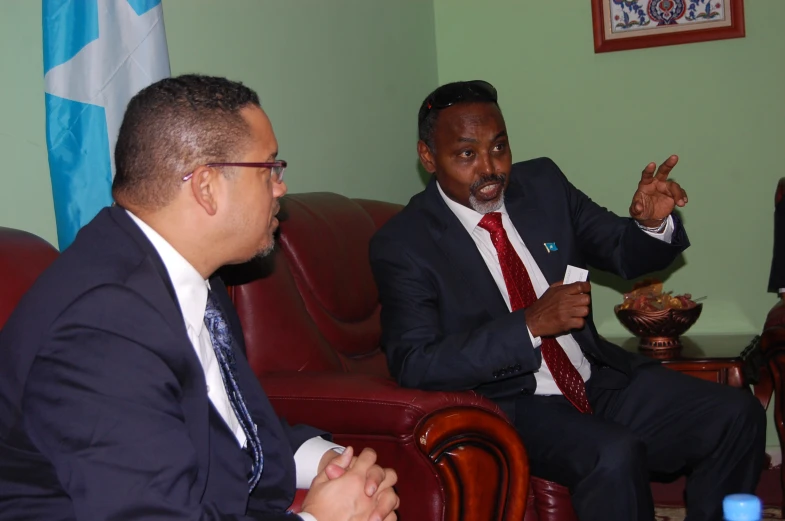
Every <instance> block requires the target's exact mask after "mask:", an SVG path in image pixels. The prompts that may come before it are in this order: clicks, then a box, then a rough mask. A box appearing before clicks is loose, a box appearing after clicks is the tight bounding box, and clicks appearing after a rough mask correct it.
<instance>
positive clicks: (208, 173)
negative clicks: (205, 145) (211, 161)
mask: <svg viewBox="0 0 785 521" xmlns="http://www.w3.org/2000/svg"><path fill="white" fill-rule="evenodd" d="M219 175H220V174H219V173H218V171H217V170H215V169H214V168H210V167H208V166H199V167H197V168H196V170H194V173H193V175H192V176H191V195H193V198H194V200H195V201H196V204H198V205H199V206H201V207H202V208H204V211H205V212H207V215H210V216H213V215H215V214H216V212H218V198H217V188H218V187H217V181H218V176H219Z"/></svg>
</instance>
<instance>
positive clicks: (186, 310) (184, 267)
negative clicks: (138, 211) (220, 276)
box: [126, 210, 210, 334]
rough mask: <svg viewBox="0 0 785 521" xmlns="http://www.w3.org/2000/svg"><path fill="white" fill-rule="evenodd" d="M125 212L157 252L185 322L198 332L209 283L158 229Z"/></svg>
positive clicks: (200, 328)
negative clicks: (167, 274) (167, 273)
mask: <svg viewBox="0 0 785 521" xmlns="http://www.w3.org/2000/svg"><path fill="white" fill-rule="evenodd" d="M126 212H127V213H128V216H129V217H131V219H132V220H133V221H134V222H135V223H136V225H137V226H139V228H140V229H141V230H142V233H144V234H145V236H146V237H147V239H148V240H149V241H150V242H151V243H152V244H153V247H154V248H155V250H156V251H157V252H158V255H160V257H161V260H162V261H163V263H164V266H165V267H166V271H167V272H169V278H170V279H171V280H172V286H174V292H175V294H176V295H177V302H178V303H179V304H180V311H181V312H182V313H183V318H184V319H185V323H186V325H189V326H191V328H192V329H193V330H194V331H195V332H196V333H197V334H198V333H199V332H201V330H202V327H203V326H204V310H205V308H206V307H207V290H208V289H209V287H210V284H209V282H208V281H206V280H205V279H203V278H202V276H201V275H200V274H199V272H198V271H196V268H194V267H193V266H192V265H191V263H189V262H188V261H187V260H185V257H183V256H182V255H180V253H179V252H178V251H177V250H175V249H174V247H172V245H171V244H169V243H168V242H167V241H166V239H164V238H163V237H161V235H160V234H159V233H158V232H156V231H155V230H153V229H152V228H151V227H150V226H149V225H148V224H147V223H145V222H144V221H142V220H141V219H140V218H139V217H137V216H136V215H134V214H133V213H131V212H129V211H128V210H126Z"/></svg>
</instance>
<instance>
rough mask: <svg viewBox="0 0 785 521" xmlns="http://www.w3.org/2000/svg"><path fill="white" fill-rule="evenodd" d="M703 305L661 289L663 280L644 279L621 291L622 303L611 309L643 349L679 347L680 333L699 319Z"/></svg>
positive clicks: (671, 348) (687, 296) (683, 295)
mask: <svg viewBox="0 0 785 521" xmlns="http://www.w3.org/2000/svg"><path fill="white" fill-rule="evenodd" d="M702 309H703V304H701V303H698V302H696V301H695V300H693V299H692V295H690V294H689V293H684V294H682V295H673V294H672V292H664V291H663V285H662V282H660V281H657V280H645V281H642V282H639V283H638V284H636V285H635V286H634V287H633V290H632V291H631V292H629V293H625V294H624V302H622V303H621V304H619V305H618V306H616V307H615V308H614V311H615V312H616V317H617V318H618V319H619V321H620V322H621V323H622V325H623V326H624V327H626V328H627V329H628V330H629V331H630V333H632V334H633V335H635V336H637V337H639V338H640V341H639V343H638V347H639V348H640V349H642V350H675V349H679V348H681V342H680V341H679V336H680V335H683V334H684V333H685V332H686V331H687V330H688V329H689V328H690V327H691V326H692V325H693V324H694V323H695V321H696V320H698V317H699V316H700V314H701V311H702Z"/></svg>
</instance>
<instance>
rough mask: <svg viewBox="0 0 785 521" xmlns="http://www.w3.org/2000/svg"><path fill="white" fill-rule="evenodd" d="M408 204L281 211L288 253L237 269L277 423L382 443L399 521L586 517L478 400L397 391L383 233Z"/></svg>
mask: <svg viewBox="0 0 785 521" xmlns="http://www.w3.org/2000/svg"><path fill="white" fill-rule="evenodd" d="M400 208H401V207H400V206H399V205H393V204H390V203H383V202H380V201H370V200H360V199H354V200H353V199H348V198H345V197H342V196H340V195H337V194H331V193H311V194H298V195H290V196H287V197H285V198H284V199H283V201H282V211H281V214H280V220H281V226H280V237H279V241H278V247H277V251H276V252H275V253H274V254H273V255H272V256H270V257H268V258H267V259H265V260H262V261H258V262H254V263H250V264H248V265H243V266H239V267H235V268H233V269H230V270H227V271H226V272H225V273H224V278H225V280H226V281H227V283H228V284H229V285H230V292H231V293H232V297H233V300H234V303H235V306H236V307H237V311H238V313H239V314H240V319H241V320H242V322H243V328H244V332H245V340H246V344H247V350H248V353H247V354H248V358H249V360H250V362H251V366H252V367H253V369H254V371H255V372H256V374H257V375H258V377H259V378H260V380H261V382H262V385H263V387H264V388H265V391H266V392H267V395H268V396H269V397H270V400H271V401H272V403H273V406H274V407H275V408H276V410H277V411H278V413H279V414H281V415H282V416H285V417H286V418H287V420H288V421H289V422H290V423H299V422H303V423H309V424H311V425H314V426H317V427H320V428H323V429H325V430H328V431H330V432H332V433H333V434H334V436H335V438H336V441H337V442H339V443H343V444H352V445H354V446H356V447H364V446H370V447H373V448H374V449H375V450H376V451H377V452H378V454H379V460H380V462H381V464H383V465H384V466H390V467H394V468H395V469H396V471H397V472H398V475H399V485H398V487H397V489H398V493H399V495H400V497H401V508H400V510H399V517H400V519H402V520H403V521H407V520H414V521H422V520H434V521H436V520H451V521H452V520H472V521H475V520H476V521H480V520H482V521H485V520H510V521H512V520H516V521H518V520H520V519H524V508H525V507H526V505H527V501H526V499H527V492H528V498H529V501H528V507H527V508H526V512H525V519H526V520H527V521H536V520H543V521H544V520H549V521H550V520H559V521H562V520H564V521H567V520H573V519H575V514H574V512H573V510H572V505H571V503H570V498H569V494H568V492H567V490H566V489H565V488H564V487H561V486H559V485H556V484H554V483H551V482H547V481H544V480H538V479H536V478H533V479H532V482H531V489H530V490H528V491H527V487H528V483H529V473H528V463H527V460H526V454H525V450H524V448H523V446H522V444H521V442H520V439H519V438H518V436H517V433H515V431H514V429H513V428H512V426H511V425H510V424H509V422H508V421H507V419H506V417H505V416H504V414H503V413H502V412H501V411H500V410H499V409H498V408H497V407H496V406H495V404H494V403H493V402H491V401H489V400H487V399H486V398H484V397H482V396H479V395H477V394H475V393H473V392H463V393H446V392H426V391H419V390H414V389H404V388H401V387H399V386H398V385H397V384H396V383H395V381H394V380H392V379H391V378H390V376H389V373H388V371H387V365H386V360H385V358H384V354H383V353H382V352H381V351H380V349H379V337H380V325H379V310H380V308H379V304H378V294H377V291H376V287H375V284H374V281H373V277H372V275H371V270H370V264H369V261H368V244H369V241H370V239H371V236H372V235H373V234H374V232H375V231H376V230H377V229H378V228H379V226H381V225H382V224H383V223H384V222H386V221H387V219H389V218H390V217H391V216H392V215H394V214H395V213H396V212H398V211H399V210H400Z"/></svg>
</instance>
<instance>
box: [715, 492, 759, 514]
mask: <svg viewBox="0 0 785 521" xmlns="http://www.w3.org/2000/svg"><path fill="white" fill-rule="evenodd" d="M722 512H723V514H724V515H723V517H724V518H725V521H760V519H761V515H762V510H761V504H760V499H758V498H757V497H756V496H753V495H752V494H731V495H730V496H726V497H725V499H724V500H723V501H722Z"/></svg>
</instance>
